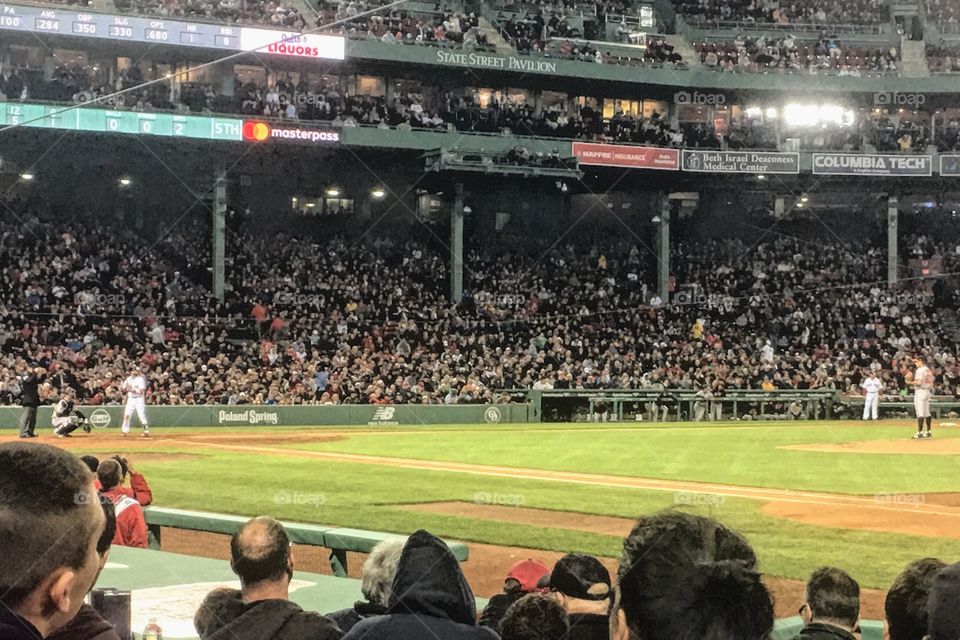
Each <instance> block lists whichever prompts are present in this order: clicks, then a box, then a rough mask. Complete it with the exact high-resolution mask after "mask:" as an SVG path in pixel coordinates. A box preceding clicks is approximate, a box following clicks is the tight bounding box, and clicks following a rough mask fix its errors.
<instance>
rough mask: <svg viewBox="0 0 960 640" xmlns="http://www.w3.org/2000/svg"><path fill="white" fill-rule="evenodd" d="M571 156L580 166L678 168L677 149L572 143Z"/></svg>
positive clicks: (669, 169)
mask: <svg viewBox="0 0 960 640" xmlns="http://www.w3.org/2000/svg"><path fill="white" fill-rule="evenodd" d="M573 155H574V156H575V157H576V158H577V160H579V161H580V164H588V165H599V166H604V167H625V168H632V169H661V170H665V171H676V170H678V169H679V168H680V151H679V149H665V148H662V147H634V146H630V145H619V144H600V143H595V142H574V143H573Z"/></svg>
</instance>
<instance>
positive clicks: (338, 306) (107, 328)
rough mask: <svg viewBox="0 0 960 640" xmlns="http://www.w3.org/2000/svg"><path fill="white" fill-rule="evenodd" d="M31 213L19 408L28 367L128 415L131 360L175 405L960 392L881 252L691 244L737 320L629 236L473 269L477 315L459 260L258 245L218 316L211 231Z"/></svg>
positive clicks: (18, 354) (397, 243) (943, 343)
mask: <svg viewBox="0 0 960 640" xmlns="http://www.w3.org/2000/svg"><path fill="white" fill-rule="evenodd" d="M9 206H10V207H11V209H12V210H15V211H18V217H19V218H20V219H21V220H25V221H27V224H26V226H24V225H23V224H22V223H20V222H14V221H13V220H12V219H8V220H7V221H6V222H4V223H3V226H2V228H3V232H2V238H3V241H2V245H0V254H2V256H3V259H4V264H6V265H8V267H7V269H6V271H5V272H4V277H3V280H2V292H0V293H2V296H3V299H4V305H3V311H2V312H0V330H2V333H0V339H2V342H3V353H4V356H3V359H2V360H0V363H2V366H0V379H2V386H0V394H4V395H5V396H6V397H7V399H8V400H12V399H13V398H15V396H16V393H17V382H16V375H17V373H18V371H21V370H23V369H24V368H25V367H26V362H28V361H29V362H35V363H38V365H37V366H42V367H43V368H45V369H46V370H47V371H49V372H50V373H51V374H55V375H56V380H58V381H59V382H57V383H56V384H54V385H53V386H52V387H51V388H50V389H48V393H54V391H55V390H56V389H57V388H61V387H62V386H63V385H67V386H69V387H72V388H73V389H75V390H76V391H77V396H78V399H77V402H78V404H86V403H92V404H100V403H116V402H119V401H120V400H121V396H122V394H121V393H120V391H119V384H120V381H121V380H122V379H123V377H124V373H125V372H126V371H128V369H127V367H129V366H130V365H131V364H138V365H143V366H146V367H147V368H148V370H149V374H148V379H149V381H150V385H151V400H150V401H151V402H153V403H159V404H165V403H171V404H179V403H186V404H206V403H224V404H234V403H241V404H242V403H267V404H271V403H282V404H291V403H334V404H338V403H473V402H490V401H492V400H495V399H497V398H498V397H499V396H498V394H497V392H496V390H498V389H513V388H524V387H525V388H544V387H557V388H581V387H582V388H588V389H589V388H605V387H615V388H618V387H625V388H646V387H648V386H649V385H652V384H658V383H659V384H664V385H666V386H668V387H670V388H677V389H695V388H699V387H703V386H711V387H714V386H718V385H719V386H725V387H735V388H762V387H763V386H764V385H765V384H770V385H773V386H775V387H780V388H800V389H809V388H821V387H828V388H831V389H837V390H840V391H844V392H845V391H847V390H849V389H855V388H856V385H857V384H858V383H859V381H860V379H861V377H862V375H863V371H864V370H865V369H866V368H867V367H871V366H873V367H880V368H882V372H883V375H884V377H885V380H886V381H887V382H888V383H889V384H890V385H891V388H894V389H899V388H904V387H903V379H902V374H901V371H900V367H899V363H900V362H901V361H902V360H903V359H904V358H907V357H908V356H909V355H910V354H912V353H914V352H917V351H924V352H927V353H928V354H930V356H931V357H932V358H934V359H933V362H935V366H936V368H937V370H938V390H939V391H941V392H944V393H950V394H952V393H953V389H954V388H955V387H956V386H957V382H958V369H957V361H956V345H955V344H953V342H952V341H951V340H950V338H949V336H944V335H941V333H940V332H939V330H938V329H939V326H938V315H937V313H936V311H935V307H934V305H933V301H932V298H930V297H923V296H916V297H911V298H908V299H907V300H906V302H903V303H902V304H898V303H894V304H891V303H889V302H888V301H887V298H885V297H884V289H883V286H882V284H878V283H881V282H882V281H883V279H884V277H885V275H884V274H885V261H884V260H883V257H882V255H881V253H880V251H879V250H878V249H875V248H868V247H865V246H861V247H857V248H856V250H851V249H849V248H846V247H843V246H840V245H835V244H832V243H829V242H821V243H820V244H817V245H816V246H805V245H802V244H798V241H793V240H777V241H773V242H770V241H767V242H761V243H759V244H757V245H756V246H754V247H752V249H751V250H750V251H748V245H747V244H745V243H744V242H743V241H739V240H729V241H722V240H713V241H705V242H702V243H698V244H696V245H689V246H687V245H683V246H679V247H678V248H677V256H676V258H675V259H674V264H675V272H676V274H677V282H678V287H679V288H681V289H684V290H694V291H701V292H709V293H710V294H711V295H712V296H714V297H713V298H712V299H713V300H714V302H715V303H716V304H711V305H706V306H702V305H701V306H686V305H683V304H669V302H670V301H661V300H656V299H655V296H653V295H652V293H651V291H650V289H649V288H648V283H650V282H653V279H654V276H653V273H652V272H651V271H650V265H649V264H646V263H645V261H644V260H643V259H641V255H642V254H641V251H640V248H639V247H638V246H637V245H634V244H632V243H623V242H620V243H616V242H614V241H612V240H611V239H607V240H605V241H598V242H597V243H596V244H592V245H589V246H587V245H569V246H566V247H561V248H556V249H554V250H553V251H550V252H549V253H548V254H547V255H545V256H543V257H542V259H540V260H536V259H534V258H533V256H535V255H538V254H537V251H538V249H539V248H540V247H539V245H538V243H537V241H533V240H531V239H529V238H525V239H524V241H523V243H520V244H518V245H517V246H516V247H508V248H501V249H499V250H498V251H497V252H494V251H493V250H483V249H480V248H474V249H472V250H470V251H468V253H467V256H466V260H465V265H466V267H467V269H466V272H467V273H466V276H465V285H464V286H465V299H464V301H463V303H462V304H460V305H455V304H452V303H451V302H450V301H449V300H448V298H447V297H446V291H447V282H446V279H447V268H446V264H445V259H444V258H443V255H444V253H443V251H442V250H441V249H431V248H429V247H427V246H425V245H423V244H421V243H419V242H416V241H414V240H409V241H402V240H401V239H400V238H392V239H390V238H385V239H381V240H378V241H377V242H376V244H375V245H366V246H360V245H356V244H353V243H349V242H348V241H347V240H346V239H345V238H336V239H327V240H324V241H320V240H318V239H316V238H313V237H310V236H309V235H307V236H304V235H302V234H301V235H287V234H281V235H278V236H275V237H274V236H269V237H265V236H260V235H258V234H254V233H249V234H247V233H240V232H238V233H237V234H236V235H231V238H232V241H231V246H230V247H229V248H230V251H229V257H228V271H227V279H228V283H229V284H230V287H229V290H228V292H227V300H226V302H225V303H224V304H223V305H217V304H214V303H212V302H211V301H210V298H209V293H208V290H207V289H206V286H205V285H204V284H203V277H204V274H205V273H206V270H205V268H204V266H203V265H205V264H207V263H208V261H209V256H207V255H206V254H205V250H203V251H201V250H200V249H195V250H193V251H194V252H193V253H189V254H188V255H186V256H185V255H183V252H182V251H180V250H179V249H177V247H178V246H180V245H179V244H178V243H179V242H180V241H181V240H182V242H183V246H188V245H196V244H197V243H195V242H194V243H191V242H189V241H187V240H186V238H190V237H198V236H200V235H202V234H204V233H205V232H204V231H202V230H198V229H189V228H184V229H183V234H184V235H183V236H182V237H181V236H180V235H177V234H173V235H171V236H170V237H168V238H167V239H166V240H165V241H164V242H162V243H159V244H157V245H156V246H154V247H152V248H151V247H148V246H144V243H143V240H141V239H138V237H137V236H136V235H134V234H131V233H127V232H124V231H122V230H118V229H116V228H113V227H110V226H108V225H106V224H105V223H102V222H99V223H98V222H97V221H95V220H88V221H73V222H67V221H62V220H61V221H57V220H55V219H53V218H49V217H45V218H44V219H40V218H37V217H36V215H35V212H33V211H31V209H30V208H28V207H26V205H24V204H18V203H17V202H11V203H10V204H9ZM941 255H942V252H941ZM318 273H322V274H324V277H323V278H317V277H316V274H318ZM765 340H770V341H771V342H772V345H773V348H774V349H776V356H775V358H774V359H773V360H770V361H763V360H761V359H760V352H761V347H762V346H763V342H764V341H765Z"/></svg>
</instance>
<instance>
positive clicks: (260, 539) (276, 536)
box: [230, 516, 293, 589]
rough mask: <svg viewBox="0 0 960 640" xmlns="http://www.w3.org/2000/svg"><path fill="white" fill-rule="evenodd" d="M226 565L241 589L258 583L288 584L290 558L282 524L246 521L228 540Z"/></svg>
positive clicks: (290, 568)
mask: <svg viewBox="0 0 960 640" xmlns="http://www.w3.org/2000/svg"><path fill="white" fill-rule="evenodd" d="M230 566H231V567H232V568H233V571H234V573H236V574H237V575H238V576H239V577H240V584H241V585H243V588H244V589H247V588H248V587H251V586H254V585H258V584H260V583H284V584H287V583H289V582H290V578H291V577H293V558H292V556H291V555H290V538H289V536H287V532H286V530H285V529H284V528H283V525H282V524H280V523H279V522H278V521H277V520H274V519H273V518H269V517H267V516H260V517H258V518H253V519H252V520H249V521H248V522H247V523H246V524H244V525H243V526H242V527H240V529H239V530H238V531H237V532H236V533H235V534H233V538H232V539H231V540H230Z"/></svg>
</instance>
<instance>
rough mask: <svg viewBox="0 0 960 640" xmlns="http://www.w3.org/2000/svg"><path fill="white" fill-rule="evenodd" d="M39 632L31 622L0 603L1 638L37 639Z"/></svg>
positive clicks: (13, 639)
mask: <svg viewBox="0 0 960 640" xmlns="http://www.w3.org/2000/svg"><path fill="white" fill-rule="evenodd" d="M40 637H41V636H40V632H39V631H37V628H36V627H34V626H33V625H32V624H30V623H29V622H27V621H26V620H24V619H23V618H21V617H20V616H18V615H16V614H14V613H13V612H12V611H10V609H8V608H7V607H6V606H4V605H0V638H3V640H37V639H38V638H40Z"/></svg>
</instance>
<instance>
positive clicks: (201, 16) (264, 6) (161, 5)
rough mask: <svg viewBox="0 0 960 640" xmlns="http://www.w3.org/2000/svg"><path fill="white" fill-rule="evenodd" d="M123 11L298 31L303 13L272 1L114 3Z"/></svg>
mask: <svg viewBox="0 0 960 640" xmlns="http://www.w3.org/2000/svg"><path fill="white" fill-rule="evenodd" d="M113 4H114V6H115V7H116V8H117V9H118V10H120V11H124V12H127V11H128V12H130V13H135V14H139V15H146V16H157V17H161V18H184V19H186V20H206V21H212V22H226V23H235V22H236V23H249V24H261V25H266V26H271V27H276V28H277V29H292V30H297V31H299V30H301V29H303V27H304V26H305V25H306V20H305V18H304V16H303V14H301V13H300V11H298V10H297V8H296V7H295V6H293V5H292V4H285V3H283V2H282V1H275V0H114V2H113Z"/></svg>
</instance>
